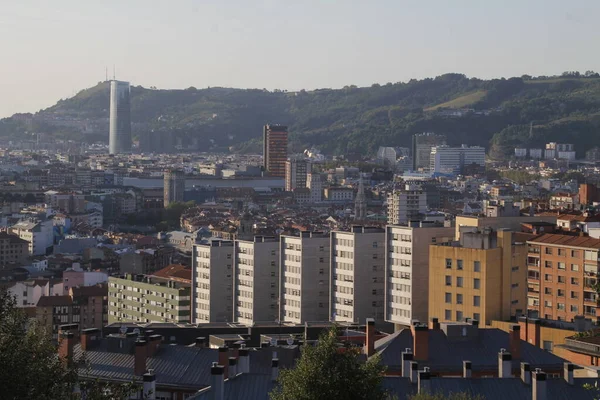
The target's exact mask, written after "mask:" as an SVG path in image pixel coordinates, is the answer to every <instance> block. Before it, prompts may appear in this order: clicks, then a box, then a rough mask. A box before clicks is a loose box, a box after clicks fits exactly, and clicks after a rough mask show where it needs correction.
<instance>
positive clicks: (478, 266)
mask: <svg viewBox="0 0 600 400" xmlns="http://www.w3.org/2000/svg"><path fill="white" fill-rule="evenodd" d="M473 271H475V272H480V271H481V262H480V261H474V262H473Z"/></svg>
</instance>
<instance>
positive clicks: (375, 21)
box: [0, 0, 600, 117]
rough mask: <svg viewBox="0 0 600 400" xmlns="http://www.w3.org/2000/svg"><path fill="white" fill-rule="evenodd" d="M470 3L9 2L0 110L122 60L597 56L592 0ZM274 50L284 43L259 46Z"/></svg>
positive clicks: (526, 66)
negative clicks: (83, 53)
mask: <svg viewBox="0 0 600 400" xmlns="http://www.w3.org/2000/svg"><path fill="white" fill-rule="evenodd" d="M461 3H462V6H460V5H450V4H446V3H443V2H439V1H438V2H430V3H428V4H410V3H407V2H390V1H378V2H375V3H369V4H368V5H366V4H359V3H357V2H348V3H344V4H342V5H340V4H329V3H322V2H308V3H302V4H292V3H288V2H274V1H263V2H261V3H259V4H258V5H252V6H250V5H247V4H243V3H241V2H233V3H230V4H220V3H216V2H211V1H209V2H205V3H203V4H196V3H193V2H189V1H186V2H183V3H180V4H179V5H178V6H176V7H167V6H166V5H162V4H160V3H158V2H153V3H152V4H147V3H144V7H141V5H142V3H140V2H128V3H127V4H119V7H111V6H106V5H104V4H103V5H93V4H85V5H81V4H80V3H74V2H73V1H68V0H63V1H60V2H58V3H57V4H54V3H53V5H52V6H50V5H48V4H45V3H42V2H39V1H31V2H27V3H14V4H8V5H5V6H4V8H3V16H2V18H1V19H0V20H1V21H2V22H3V23H2V27H1V28H0V33H2V34H4V35H5V36H6V37H11V38H14V39H13V40H11V41H9V42H8V43H7V45H6V47H5V54H6V59H7V60H11V61H10V62H9V63H5V64H3V65H2V66H0V73H1V76H3V77H5V78H4V79H0V90H2V92H3V93H11V96H10V98H8V97H5V98H3V99H0V117H7V116H10V115H12V114H13V113H17V112H35V111H37V110H39V109H41V108H45V107H49V106H51V105H53V104H54V103H55V102H56V101H58V100H59V99H61V98H67V97H70V96H72V95H74V94H75V93H76V92H78V91H79V90H82V89H84V88H87V87H90V86H93V85H94V84H95V83H96V82H98V81H101V80H104V79H105V76H106V74H105V72H106V69H108V71H109V72H110V75H112V72H113V67H115V69H116V78H117V79H123V80H127V81H131V82H133V83H134V84H135V85H142V86H145V87H150V86H156V87H159V88H182V89H183V88H186V87H189V86H195V87H198V88H203V87H208V86H211V87H212V86H225V87H239V88H267V89H275V88H278V89H284V90H300V89H307V90H311V89H316V88H326V87H329V88H339V87H343V86H345V85H352V84H354V85H358V86H368V85H371V84H373V83H386V82H398V81H408V80H410V79H412V78H415V79H422V78H425V77H434V76H437V75H441V74H443V73H447V72H458V73H465V74H466V75H467V76H475V77H479V78H483V79H485V78H492V77H511V76H520V75H522V74H530V75H554V74H560V73H561V72H563V71H565V70H581V71H585V70H588V69H594V68H596V69H597V68H598V67H597V66H598V65H599V64H600V56H598V55H597V54H596V53H595V52H591V51H586V49H589V48H593V45H594V37H595V34H594V24H593V20H592V19H591V16H592V15H594V10H595V11H600V10H599V9H598V8H599V7H600V5H599V4H597V3H595V2H592V1H581V2H578V3H577V4H571V5H570V7H569V9H568V10H565V9H564V7H563V5H562V3H561V2H558V1H530V2H527V3H526V4H522V3H521V2H519V3H517V2H516V1H510V2H504V3H502V4H491V3H490V4H488V3H485V4H481V3H479V2H477V3H475V2H471V1H463V2H461ZM134 14H135V15H137V16H138V17H139V18H133V19H132V18H130V17H129V15H134ZM125 16H127V17H125ZM106 21H111V29H106ZM308 26H310V27H311V29H306V27H308ZM273 32H278V34H276V35H274V34H273ZM415 33H417V34H415ZM117 39H118V40H117ZM84 46H85V47H84ZM82 48H85V49H87V50H89V52H87V53H86V54H87V55H88V56H87V57H83V58H82V57H80V54H81V49H82ZM196 48H200V49H202V50H201V51H191V49H196ZM24 50H26V51H24ZM269 53H280V54H285V55H286V56H282V57H277V58H273V57H260V56H259V55H260V54H269ZM31 54H35V55H36V57H37V58H39V59H43V60H44V66H43V68H42V67H40V63H38V62H33V63H32V62H31ZM206 54H211V57H206ZM498 60H504V61H506V62H500V63H499V62H498ZM315 61H316V62H315ZM348 65H352V68H348ZM65 82H67V83H66V84H65Z"/></svg>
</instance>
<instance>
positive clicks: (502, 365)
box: [498, 349, 512, 378]
mask: <svg viewBox="0 0 600 400" xmlns="http://www.w3.org/2000/svg"><path fill="white" fill-rule="evenodd" d="M511 376H512V356H511V355H510V353H509V352H507V351H506V349H500V353H498V378H510V377H511Z"/></svg>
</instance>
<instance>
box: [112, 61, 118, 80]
mask: <svg viewBox="0 0 600 400" xmlns="http://www.w3.org/2000/svg"><path fill="white" fill-rule="evenodd" d="M116 71H117V69H116V68H115V64H113V80H115V81H116V80H117V72H116Z"/></svg>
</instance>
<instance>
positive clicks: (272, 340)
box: [271, 338, 277, 346]
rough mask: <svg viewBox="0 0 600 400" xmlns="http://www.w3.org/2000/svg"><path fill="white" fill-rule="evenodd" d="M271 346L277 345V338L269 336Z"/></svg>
mask: <svg viewBox="0 0 600 400" xmlns="http://www.w3.org/2000/svg"><path fill="white" fill-rule="evenodd" d="M271 346H277V339H275V338H271Z"/></svg>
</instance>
